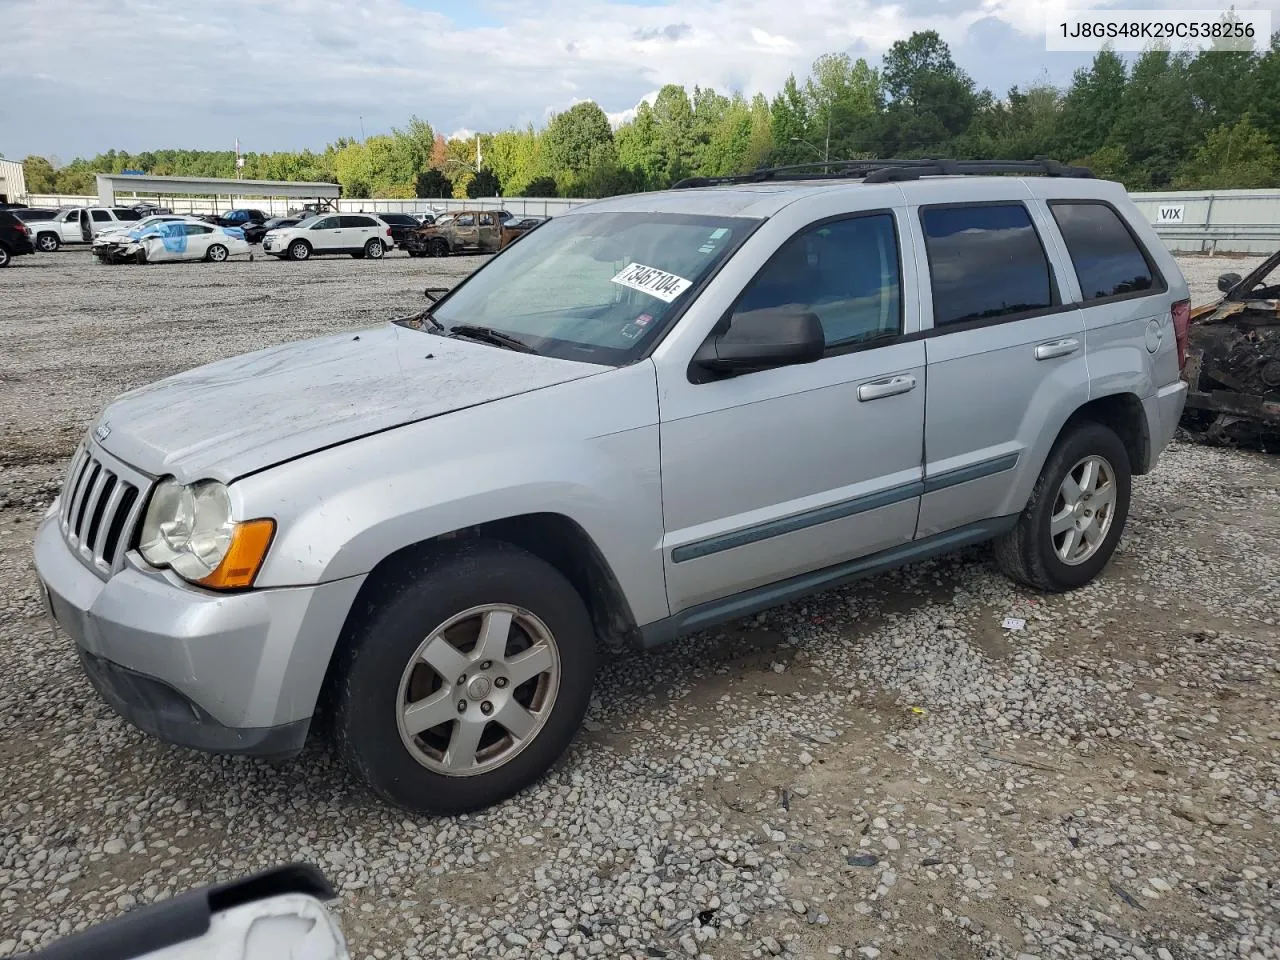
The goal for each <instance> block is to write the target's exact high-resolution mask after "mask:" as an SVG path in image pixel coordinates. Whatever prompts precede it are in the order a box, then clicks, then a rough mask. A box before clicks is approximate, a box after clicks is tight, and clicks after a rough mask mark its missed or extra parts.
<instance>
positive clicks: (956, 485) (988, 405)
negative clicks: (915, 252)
mask: <svg viewBox="0 0 1280 960" xmlns="http://www.w3.org/2000/svg"><path fill="white" fill-rule="evenodd" d="M1036 212H1037V213H1039V212H1041V211H1038V210H1037V211H1036ZM918 216H919V226H920V228H921V230H922V234H923V236H922V240H923V245H924V249H923V251H921V256H920V260H921V262H924V261H925V259H926V256H927V262H928V265H929V287H930V289H931V291H932V298H931V299H932V313H933V329H932V331H930V332H929V334H928V336H927V338H926V340H925V344H926V347H927V353H928V371H929V390H928V401H927V404H926V410H925V436H924V450H925V476H924V484H925V494H924V497H923V499H922V500H921V504H920V525H919V529H918V531H917V535H918V536H920V537H928V536H932V535H934V534H937V533H941V532H943V531H946V530H951V529H954V528H956V527H962V526H965V525H966V524H969V523H975V522H977V521H980V520H987V519H990V518H993V517H998V516H1001V515H1003V514H1006V513H1010V512H1014V513H1016V512H1017V511H1018V510H1019V509H1021V506H1020V505H1017V504H1015V505H1013V506H1010V505H1009V501H1010V497H1011V495H1012V492H1013V489H1014V485H1015V480H1017V479H1019V478H1020V477H1021V476H1022V475H1023V472H1024V471H1025V470H1028V469H1029V470H1032V471H1034V472H1038V471H1039V469H1040V467H1039V464H1030V463H1027V462H1026V458H1027V456H1028V454H1029V452H1030V451H1031V449H1032V448H1033V447H1036V445H1037V444H1038V443H1039V442H1040V441H1041V439H1042V435H1043V433H1044V432H1045V429H1046V425H1048V424H1053V429H1055V430H1056V427H1057V424H1060V423H1061V422H1062V421H1063V420H1064V419H1065V418H1066V415H1067V412H1069V410H1070V409H1075V407H1076V406H1079V405H1080V404H1083V403H1085V402H1086V401H1087V400H1088V398H1089V397H1088V392H1089V374H1088V370H1087V369H1086V367H1085V329H1084V318H1083V315H1082V314H1081V312H1080V310H1078V309H1076V308H1075V307H1074V306H1073V305H1071V301H1072V300H1074V297H1072V296H1070V294H1069V292H1068V295H1067V296H1065V297H1064V296H1063V292H1062V291H1060V290H1059V288H1058V285H1057V282H1056V275H1058V274H1060V270H1055V269H1053V268H1052V267H1051V263H1052V262H1054V258H1053V257H1051V256H1050V254H1048V253H1047V252H1046V247H1045V244H1044V242H1043V240H1042V237H1043V236H1044V234H1045V233H1046V232H1047V227H1048V225H1047V224H1046V223H1045V222H1044V221H1039V229H1037V220H1038V217H1037V216H1033V210H1032V208H1030V207H1029V206H1028V205H1027V204H1026V203H1023V202H1022V201H1020V200H1005V201H985V202H978V203H967V204H938V205H927V204H926V205H924V206H922V207H920V208H919V210H918ZM1054 249H1056V248H1054ZM1064 300H1066V301H1067V304H1066V305H1064V304H1063V301H1064Z"/></svg>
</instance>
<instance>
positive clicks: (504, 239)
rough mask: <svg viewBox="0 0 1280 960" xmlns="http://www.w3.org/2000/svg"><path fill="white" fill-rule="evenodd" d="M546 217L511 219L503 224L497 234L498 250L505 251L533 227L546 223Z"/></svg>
mask: <svg viewBox="0 0 1280 960" xmlns="http://www.w3.org/2000/svg"><path fill="white" fill-rule="evenodd" d="M548 219H549V218H548V217H512V218H511V219H510V220H506V221H504V222H503V224H502V226H501V227H499V228H498V229H499V232H498V249H499V250H505V249H506V248H507V247H509V246H511V244H513V243H515V242H516V241H517V240H519V239H520V238H521V237H523V236H524V235H525V234H526V233H528V232H529V231H530V230H532V229H533V228H534V227H537V226H541V225H542V224H544V223H546V222H547V220H548Z"/></svg>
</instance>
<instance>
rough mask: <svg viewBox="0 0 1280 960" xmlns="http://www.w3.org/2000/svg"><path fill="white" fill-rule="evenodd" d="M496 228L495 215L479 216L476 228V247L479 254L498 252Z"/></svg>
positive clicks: (485, 214) (496, 218)
mask: <svg viewBox="0 0 1280 960" xmlns="http://www.w3.org/2000/svg"><path fill="white" fill-rule="evenodd" d="M498 226H499V224H498V217H497V215H496V214H492V213H482V214H480V222H479V226H478V227H477V230H478V236H477V239H476V245H477V246H478V247H479V248H480V252H481V253H497V252H498V239H499V238H498V232H499V231H498Z"/></svg>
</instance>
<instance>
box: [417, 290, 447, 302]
mask: <svg viewBox="0 0 1280 960" xmlns="http://www.w3.org/2000/svg"><path fill="white" fill-rule="evenodd" d="M449 289H450V288H449V287H427V289H425V290H423V291H422V295H423V296H424V297H426V298H427V299H428V300H430V301H431V302H432V303H439V302H440V298H441V297H443V296H444V295H445V294H446V293H448V292H449Z"/></svg>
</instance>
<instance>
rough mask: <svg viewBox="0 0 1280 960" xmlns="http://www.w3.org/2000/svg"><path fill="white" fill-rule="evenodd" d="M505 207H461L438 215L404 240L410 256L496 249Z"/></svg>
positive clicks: (447, 254)
mask: <svg viewBox="0 0 1280 960" xmlns="http://www.w3.org/2000/svg"><path fill="white" fill-rule="evenodd" d="M510 218H511V214H509V213H507V211H505V210H464V211H462V212H461V213H459V214H457V215H456V216H454V217H453V218H452V219H448V218H445V217H440V218H438V219H437V220H436V222H435V223H432V224H429V225H425V226H422V227H419V228H418V229H417V230H414V231H412V232H411V233H410V234H409V235H408V236H407V237H405V240H404V249H405V250H406V251H408V254H409V256H411V257H447V256H449V255H450V254H452V253H497V252H498V251H499V250H500V249H502V224H503V223H504V222H505V221H507V220H509V219H510Z"/></svg>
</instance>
